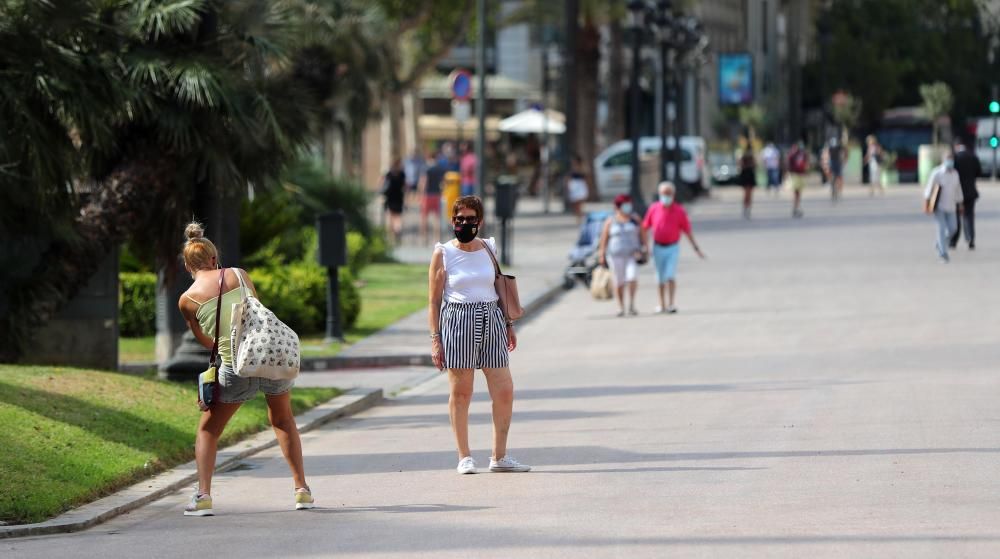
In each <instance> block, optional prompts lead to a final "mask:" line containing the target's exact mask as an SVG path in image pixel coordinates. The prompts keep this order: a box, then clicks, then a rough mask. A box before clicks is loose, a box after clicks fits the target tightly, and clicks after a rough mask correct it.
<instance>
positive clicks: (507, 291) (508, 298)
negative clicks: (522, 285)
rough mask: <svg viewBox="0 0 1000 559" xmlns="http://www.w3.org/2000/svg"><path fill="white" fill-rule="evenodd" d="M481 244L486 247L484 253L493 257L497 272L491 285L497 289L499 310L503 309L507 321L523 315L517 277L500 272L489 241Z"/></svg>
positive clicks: (512, 320)
mask: <svg viewBox="0 0 1000 559" xmlns="http://www.w3.org/2000/svg"><path fill="white" fill-rule="evenodd" d="M483 246H485V247H486V253H487V254H489V255H490V258H492V259H493V267H494V268H495V269H496V273H497V275H496V279H495V280H494V281H493V287H495V288H496V290H497V297H499V298H500V300H499V301H498V302H497V303H498V305H499V307H500V310H502V311H503V315H504V316H505V317H506V318H507V321H508V322H514V321H515V320H517V319H519V318H521V317H522V316H524V307H522V306H521V297H520V296H519V295H518V294H517V278H515V277H514V276H508V275H505V274H504V273H503V272H501V271H500V264H499V263H498V262H497V257H496V256H495V255H494V254H493V250H492V249H491V248H490V245H489V243H487V242H486V241H483Z"/></svg>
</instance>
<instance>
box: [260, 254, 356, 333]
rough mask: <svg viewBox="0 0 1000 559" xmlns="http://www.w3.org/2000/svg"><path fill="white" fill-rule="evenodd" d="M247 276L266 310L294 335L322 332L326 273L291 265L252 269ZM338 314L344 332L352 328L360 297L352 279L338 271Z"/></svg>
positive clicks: (313, 266) (315, 267)
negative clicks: (294, 333)
mask: <svg viewBox="0 0 1000 559" xmlns="http://www.w3.org/2000/svg"><path fill="white" fill-rule="evenodd" d="M250 277H251V278H252V279H253V282H254V285H255V286H256V287H257V295H258V296H259V297H260V300H261V302H262V303H264V305H265V306H267V308H269V309H271V310H272V311H274V314H276V315H278V318H279V319H281V320H282V322H284V323H285V324H288V325H289V326H290V327H291V328H292V329H293V330H295V331H296V332H297V333H298V334H300V335H304V334H315V333H317V332H322V331H323V330H324V327H325V325H326V271H325V270H324V269H323V268H321V267H320V266H318V265H316V264H311V263H303V264H293V265H291V266H285V267H280V268H271V269H256V270H251V271H250ZM339 278H340V313H341V321H342V322H343V324H342V326H343V328H344V330H347V329H348V328H351V327H352V326H354V323H355V322H357V319H358V315H359V314H360V312H361V297H360V294H359V293H358V290H357V287H356V286H355V285H354V276H353V275H352V274H351V273H350V271H349V270H348V269H346V268H341V269H340V272H339Z"/></svg>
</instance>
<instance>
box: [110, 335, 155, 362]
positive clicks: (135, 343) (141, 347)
mask: <svg viewBox="0 0 1000 559" xmlns="http://www.w3.org/2000/svg"><path fill="white" fill-rule="evenodd" d="M118 361H119V362H121V363H152V362H154V361H156V338H154V337H153V336H147V337H145V338H119V339H118Z"/></svg>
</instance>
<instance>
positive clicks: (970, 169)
mask: <svg viewBox="0 0 1000 559" xmlns="http://www.w3.org/2000/svg"><path fill="white" fill-rule="evenodd" d="M955 171H956V172H957V173H958V181H959V183H961V185H962V198H963V201H962V211H961V212H959V213H960V215H961V217H960V219H957V220H956V222H955V233H954V234H953V235H952V236H951V243H950V246H951V248H955V247H957V246H958V238H959V236H961V234H962V228H963V227H964V228H965V240H966V242H968V243H969V250H976V200H978V199H979V189H978V188H976V179H977V178H978V177H979V175H981V174H983V168H982V166H981V165H980V163H979V158H978V157H976V154H975V153H974V152H973V151H972V150H970V149H968V148H966V146H965V144H964V143H962V141H961V140H958V141H956V142H955ZM957 209H958V208H956V210H957Z"/></svg>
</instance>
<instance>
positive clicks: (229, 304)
mask: <svg viewBox="0 0 1000 559" xmlns="http://www.w3.org/2000/svg"><path fill="white" fill-rule="evenodd" d="M215 300H216V297H212V298H211V299H209V300H208V301H205V302H204V303H198V312H197V314H195V317H197V318H198V324H199V325H201V331H202V332H204V333H205V335H206V336H208V337H209V338H215V306H216V301H215ZM242 300H243V294H242V293H241V292H240V288H239V287H237V288H235V289H231V290H229V291H227V292H225V293H224V294H223V295H222V316H221V317H220V318H219V329H220V330H222V331H221V332H219V357H221V358H222V364H223V365H230V366H231V365H232V364H233V356H232V351H231V349H232V348H231V347H230V346H229V330H230V328H231V327H232V319H233V305H234V304H236V303H239V302H241V301H242ZM196 302H197V301H196Z"/></svg>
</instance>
